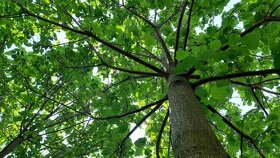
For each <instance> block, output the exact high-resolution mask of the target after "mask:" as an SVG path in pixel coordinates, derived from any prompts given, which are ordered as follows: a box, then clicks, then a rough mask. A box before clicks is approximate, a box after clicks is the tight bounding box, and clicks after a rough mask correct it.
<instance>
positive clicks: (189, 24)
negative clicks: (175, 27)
mask: <svg viewBox="0 0 280 158" xmlns="http://www.w3.org/2000/svg"><path fill="white" fill-rule="evenodd" d="M193 5H194V0H192V2H191V6H190V9H189V16H188V23H187V30H186V35H185V40H184V46H183V49H184V50H186V47H187V44H188V38H189V34H190V27H191V17H192V10H193Z"/></svg>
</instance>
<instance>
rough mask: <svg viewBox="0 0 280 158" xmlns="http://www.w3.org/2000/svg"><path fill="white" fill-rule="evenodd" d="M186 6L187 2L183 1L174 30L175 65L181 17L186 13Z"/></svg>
mask: <svg viewBox="0 0 280 158" xmlns="http://www.w3.org/2000/svg"><path fill="white" fill-rule="evenodd" d="M186 6H187V0H184V2H183V5H182V11H181V14H180V17H179V20H178V25H177V30H176V39H175V44H174V59H175V63H176V61H177V60H176V52H177V50H178V47H179V39H180V35H181V26H182V21H183V17H184V14H185V11H186Z"/></svg>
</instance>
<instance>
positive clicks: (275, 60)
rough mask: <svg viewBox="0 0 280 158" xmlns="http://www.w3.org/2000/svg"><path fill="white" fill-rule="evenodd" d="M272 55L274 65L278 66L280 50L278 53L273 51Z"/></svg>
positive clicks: (279, 63)
mask: <svg viewBox="0 0 280 158" xmlns="http://www.w3.org/2000/svg"><path fill="white" fill-rule="evenodd" d="M272 56H273V64H274V67H275V68H280V51H279V52H278V53H274V54H273V55H272Z"/></svg>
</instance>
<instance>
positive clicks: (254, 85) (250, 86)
mask: <svg viewBox="0 0 280 158" xmlns="http://www.w3.org/2000/svg"><path fill="white" fill-rule="evenodd" d="M230 82H231V83H233V84H237V85H240V86H245V87H248V88H255V89H259V90H262V91H264V92H267V93H270V94H274V95H280V93H278V92H274V91H271V90H268V89H265V88H263V87H261V86H260V85H258V84H260V83H252V84H246V83H243V82H239V81H233V80H231V81H230Z"/></svg>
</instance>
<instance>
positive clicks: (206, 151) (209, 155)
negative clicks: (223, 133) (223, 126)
mask: <svg viewBox="0 0 280 158" xmlns="http://www.w3.org/2000/svg"><path fill="white" fill-rule="evenodd" d="M168 85H169V89H168V99H169V110H170V121H171V137H172V147H173V151H174V155H175V158H188V157H190V158H201V157H203V158H226V157H228V156H227V154H226V152H225V150H224V149H223V147H222V145H221V144H220V143H219V141H218V139H217V138H216V136H215V134H214V132H213V131H212V129H211V127H210V125H209V124H208V121H207V119H206V117H205V115H204V114H203V112H202V109H201V107H200V105H199V102H198V100H197V98H196V96H195V95H194V91H193V89H192V88H191V85H190V84H189V81H188V80H187V79H185V78H183V77H180V76H175V75H170V76H169V78H168Z"/></svg>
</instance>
